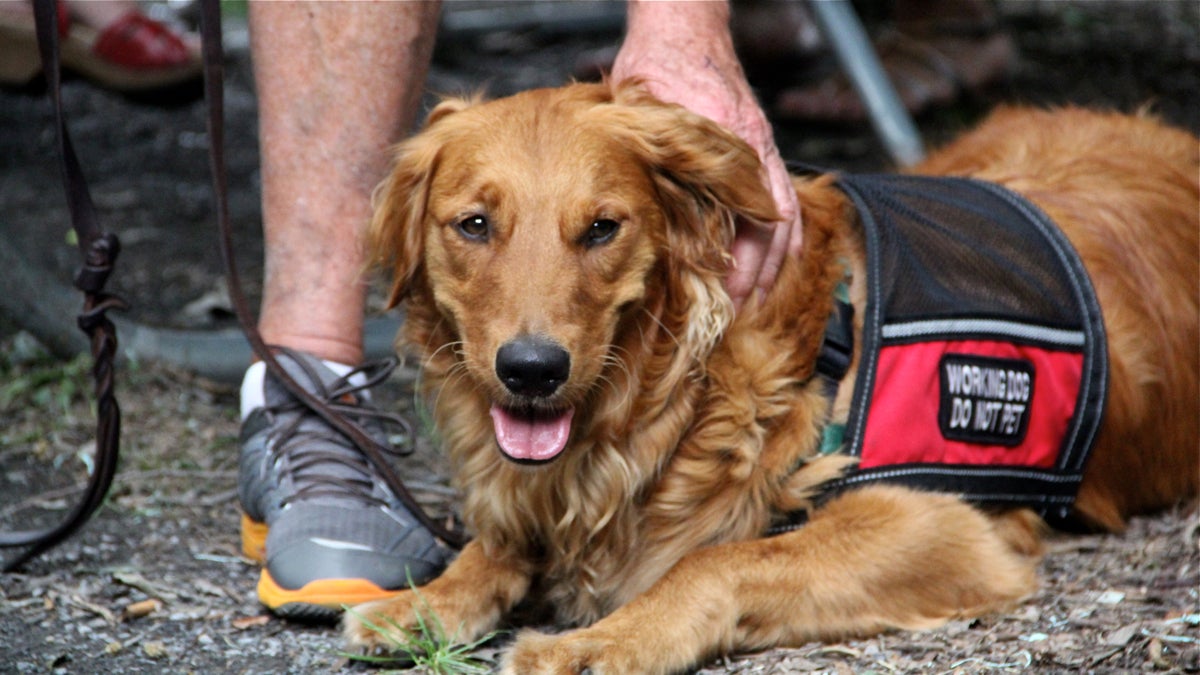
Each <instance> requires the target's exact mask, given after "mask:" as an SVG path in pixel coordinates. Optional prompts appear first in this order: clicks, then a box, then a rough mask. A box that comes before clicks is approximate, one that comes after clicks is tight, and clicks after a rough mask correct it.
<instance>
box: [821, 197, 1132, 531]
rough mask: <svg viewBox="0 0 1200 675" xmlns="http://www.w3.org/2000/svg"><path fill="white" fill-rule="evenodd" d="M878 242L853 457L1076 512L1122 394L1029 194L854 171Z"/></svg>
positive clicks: (1080, 281)
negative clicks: (1114, 388)
mask: <svg viewBox="0 0 1200 675" xmlns="http://www.w3.org/2000/svg"><path fill="white" fill-rule="evenodd" d="M837 184H838V186H839V187H840V188H841V189H842V190H844V191H845V193H846V194H847V195H848V196H849V198H850V199H851V201H852V202H853V204H854V205H855V207H856V208H857V210H858V213H859V217H860V219H861V221H862V227H863V233H864V237H865V241H866V256H867V263H866V264H867V299H866V307H865V316H864V317H863V337H862V342H863V344H862V356H861V359H860V361H859V366H858V380H857V382H856V385H855V389H854V398H853V401H854V403H853V406H852V410H851V413H850V417H849V419H848V420H847V423H846V428H845V431H844V434H845V435H844V445H843V448H842V451H843V452H846V453H848V454H851V455H855V456H857V457H859V459H860V461H859V464H858V467H857V468H856V469H854V470H853V471H852V472H851V473H849V474H848V475H846V476H845V477H843V478H842V479H840V480H839V481H838V484H837V485H835V486H834V489H839V488H848V487H852V486H855V485H860V484H863V483H867V482H872V481H888V482H895V483H902V484H906V485H909V486H913V487H917V488H929V489H935V490H938V491H942V492H951V493H956V494H960V495H962V496H963V497H964V498H966V499H968V500H970V501H973V502H977V503H992V504H1007V505H1021V506H1030V507H1034V508H1036V509H1038V510H1040V511H1041V512H1042V513H1043V514H1045V515H1054V516H1064V515H1066V512H1067V508H1068V507H1069V506H1070V505H1071V503H1072V502H1073V500H1074V498H1075V493H1076V491H1077V490H1078V487H1079V483H1080V481H1081V480H1082V475H1083V468H1084V463H1085V461H1086V460H1087V457H1088V453H1089V452H1090V450H1091V447H1092V443H1093V441H1094V439H1095V436H1096V431H1097V429H1098V428H1099V425H1100V420H1101V416H1102V414H1103V409H1104V403H1105V399H1106V387H1107V377H1108V358H1107V357H1108V354H1107V345H1106V342H1105V337H1104V324H1103V319H1102V317H1101V314H1100V307H1099V304H1098V302H1097V301H1096V297H1095V293H1094V292H1093V290H1092V285H1091V281H1090V280H1089V278H1088V275H1087V273H1086V271H1085V270H1084V268H1083V265H1082V263H1081V262H1080V260H1079V256H1078V255H1077V254H1076V252H1075V250H1074V248H1073V247H1072V246H1071V244H1070V243H1069V242H1068V241H1067V239H1066V237H1065V236H1064V235H1063V234H1062V232H1060V231H1059V229H1058V227H1057V226H1055V225H1054V223H1053V222H1052V221H1051V220H1050V219H1049V218H1048V217H1047V216H1046V215H1045V214H1044V213H1043V212H1042V211H1041V210H1040V209H1039V208H1037V207H1036V206H1034V205H1033V204H1031V203H1030V202H1029V201H1027V200H1026V199H1024V198H1023V197H1021V196H1019V195H1017V194H1015V193H1013V192H1011V191H1009V190H1007V189H1005V188H1003V187H1001V186H999V185H995V184H991V183H985V182H981V181H977V180H972V179H965V178H945V177H938V178H929V177H916V176H878V175H858V176H849V175H848V176H841V177H839V178H838V181H837Z"/></svg>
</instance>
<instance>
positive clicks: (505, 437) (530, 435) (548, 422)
mask: <svg viewBox="0 0 1200 675" xmlns="http://www.w3.org/2000/svg"><path fill="white" fill-rule="evenodd" d="M490 412H491V415H492V425H493V426H494V427H495V428H496V442H497V443H499V444H500V449H501V450H502V451H504V454H506V455H508V456H509V457H512V458H513V459H519V460H533V461H538V462H540V461H545V460H547V459H550V458H552V457H554V456H555V455H557V454H558V453H560V452H562V450H563V448H565V447H566V446H567V436H569V435H570V433H571V417H572V415H574V413H575V411H574V410H571V409H568V410H567V411H566V412H564V413H562V414H561V415H559V416H558V417H553V418H541V417H539V418H538V419H536V420H530V419H526V418H523V417H517V416H515V415H512V414H510V413H509V412H508V411H507V410H505V409H504V408H501V407H499V406H495V405H493V406H492V409H491V411H490Z"/></svg>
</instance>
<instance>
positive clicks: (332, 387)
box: [266, 358, 414, 506]
mask: <svg viewBox="0 0 1200 675" xmlns="http://www.w3.org/2000/svg"><path fill="white" fill-rule="evenodd" d="M294 362H295V363H296V364H297V365H298V366H299V367H300V368H301V369H303V370H304V372H305V373H306V375H307V376H308V378H309V380H310V381H311V382H312V383H314V385H315V389H316V390H315V391H313V392H312V393H313V395H314V396H315V397H316V398H317V399H318V400H321V401H322V402H323V403H325V404H326V406H327V407H328V408H329V409H330V410H331V411H332V412H334V413H335V414H337V415H341V416H342V417H344V418H346V420H347V421H349V422H350V423H352V424H354V425H356V426H358V427H359V428H360V429H363V431H364V432H366V435H367V436H368V437H369V438H372V439H374V440H375V441H376V443H377V445H378V446H379V447H380V448H381V449H382V450H383V451H384V453H385V454H387V455H390V456H392V457H397V458H398V457H403V456H406V455H409V454H411V453H412V448H411V446H412V444H413V440H414V436H413V433H412V425H411V424H410V423H409V422H408V420H406V419H405V418H404V417H402V416H400V415H398V414H396V413H389V412H385V411H382V410H378V409H376V408H373V407H370V406H366V405H364V404H363V400H364V398H365V394H366V392H367V390H368V389H370V388H371V387H374V386H375V385H377V384H379V383H380V382H382V381H384V380H386V379H387V377H388V376H389V375H391V373H392V371H393V370H394V369H395V368H396V360H395V359H394V358H386V359H380V360H376V361H370V362H367V363H363V364H362V365H360V366H358V367H356V368H353V369H352V370H350V371H349V372H347V373H346V374H345V375H342V376H340V377H338V378H337V379H336V380H334V381H333V382H331V383H329V384H328V385H322V383H321V379H320V377H319V375H318V374H317V372H316V371H315V370H314V369H313V368H312V366H311V365H310V364H309V363H307V362H305V361H304V360H302V359H299V358H296V359H295V360H294ZM359 374H361V375H363V381H362V382H360V383H358V384H353V383H352V382H351V379H353V378H354V376H355V375H359ZM266 410H267V412H269V413H271V414H273V415H281V414H287V413H296V414H295V415H293V416H292V419H291V421H290V422H289V423H288V424H287V425H286V426H284V427H282V428H281V429H279V430H278V431H277V432H276V433H275V434H274V439H272V440H273V443H272V446H271V447H272V449H271V456H272V460H273V461H278V460H279V459H280V458H282V457H284V456H287V460H288V461H287V462H285V463H284V467H286V468H285V469H284V470H285V471H286V472H287V473H289V474H290V476H291V479H292V484H293V488H294V489H293V490H292V492H291V493H290V494H288V495H286V496H284V497H283V498H282V500H281V501H282V505H284V506H286V505H287V504H288V503H289V502H294V501H303V500H309V499H314V498H318V497H332V498H337V499H346V498H349V499H353V500H355V501H358V502H360V503H362V504H364V505H366V506H391V505H392V504H391V503H390V502H389V501H388V500H387V499H385V498H384V497H383V496H381V495H383V494H386V492H385V491H384V490H385V489H386V483H385V482H384V481H383V479H382V477H381V476H380V475H379V473H378V471H377V470H376V468H375V467H374V465H373V464H372V463H371V460H370V459H369V458H368V457H367V456H366V455H365V454H364V453H363V452H362V450H360V449H359V448H358V447H357V446H356V445H355V444H354V442H353V441H352V440H351V439H350V438H349V437H347V436H346V435H344V434H342V433H341V432H340V431H338V430H337V429H334V428H333V427H331V426H329V425H328V424H327V423H326V422H325V421H324V420H322V419H321V418H320V417H319V416H318V415H317V413H316V412H314V411H313V410H311V409H310V408H309V407H308V406H307V405H306V404H305V403H304V402H303V401H301V400H299V399H297V398H296V397H294V396H289V397H288V399H287V401H286V402H284V403H281V404H278V405H274V406H267V407H266ZM305 422H308V424H305ZM314 422H316V423H314ZM389 427H391V428H393V429H395V430H396V431H397V432H398V433H393V434H385V435H384V440H383V441H382V442H380V441H379V436H380V435H381V434H380V433H371V431H375V430H378V431H379V432H386V431H388V428H389ZM397 437H398V438H399V439H400V444H396V443H393V442H392V441H391V439H392V438H397ZM405 446H408V447H405Z"/></svg>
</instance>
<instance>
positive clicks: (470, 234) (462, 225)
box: [454, 216, 491, 241]
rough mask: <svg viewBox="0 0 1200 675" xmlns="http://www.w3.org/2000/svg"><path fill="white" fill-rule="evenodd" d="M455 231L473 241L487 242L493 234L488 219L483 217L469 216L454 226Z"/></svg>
mask: <svg viewBox="0 0 1200 675" xmlns="http://www.w3.org/2000/svg"><path fill="white" fill-rule="evenodd" d="M454 229H456V230H458V233H459V234H461V235H462V236H464V237H466V238H467V239H470V240H471V241H487V239H488V235H489V234H491V228H490V227H488V221H487V218H484V217H483V216H467V217H466V218H463V219H462V220H460V221H458V222H457V223H455V224H454Z"/></svg>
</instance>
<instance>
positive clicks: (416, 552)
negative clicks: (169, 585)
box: [238, 349, 447, 620]
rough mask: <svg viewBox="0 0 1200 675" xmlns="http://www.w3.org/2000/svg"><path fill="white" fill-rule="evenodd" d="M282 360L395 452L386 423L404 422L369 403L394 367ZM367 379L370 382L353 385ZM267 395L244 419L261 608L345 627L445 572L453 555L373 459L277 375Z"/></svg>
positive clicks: (244, 487) (241, 485) (247, 501)
mask: <svg viewBox="0 0 1200 675" xmlns="http://www.w3.org/2000/svg"><path fill="white" fill-rule="evenodd" d="M276 358H277V360H278V361H279V363H280V365H282V366H283V367H284V369H285V370H286V371H287V372H288V374H289V375H291V376H292V378H293V379H295V380H296V382H297V383H299V384H300V385H301V386H302V387H304V388H305V389H306V390H307V391H310V392H312V393H313V394H314V395H315V396H316V397H317V398H319V399H321V400H323V401H326V402H327V403H329V404H330V407H331V408H333V409H334V410H337V411H338V412H340V413H342V414H344V415H345V416H346V417H347V418H349V419H351V420H353V421H355V422H357V423H358V424H359V425H360V426H362V427H363V428H364V430H366V431H367V433H368V434H369V435H370V436H371V437H372V438H374V439H376V440H378V441H380V442H381V444H382V445H383V447H385V448H391V447H392V446H391V445H390V444H389V443H388V442H387V435H386V430H385V428H384V424H385V422H387V421H389V420H397V419H398V418H397V417H396V416H394V415H391V414H388V413H384V412H381V411H378V410H375V409H374V408H372V407H370V404H369V402H367V401H364V397H363V394H364V393H365V390H366V389H367V388H368V387H370V386H372V385H374V384H377V383H378V382H380V381H381V380H383V379H384V378H386V377H387V375H388V374H389V373H390V372H391V369H392V366H393V365H394V363H393V362H391V361H385V362H373V363H368V364H364V365H362V366H360V367H358V368H356V369H354V370H353V371H352V372H351V373H349V374H347V375H346V376H343V377H339V376H338V375H336V374H335V373H334V372H333V371H331V370H330V369H329V368H328V367H326V366H325V364H324V363H322V362H321V361H320V360H319V359H317V358H315V357H313V356H310V355H308V354H303V353H300V352H295V351H289V350H283V349H280V350H279V351H277V352H276ZM356 374H357V375H358V376H359V378H365V382H363V381H362V379H358V381H360V382H362V383H361V384H358V385H352V384H350V382H349V380H350V379H351V377H352V376H354V375H356ZM264 388H265V391H264V395H265V401H266V405H264V406H263V407H261V408H256V409H254V410H253V411H252V412H251V413H250V414H249V416H247V417H246V419H245V421H243V422H242V429H241V438H240V441H241V461H240V465H239V468H238V497H239V498H240V500H241V504H242V550H243V551H244V552H245V554H246V555H247V556H249V557H250V558H252V559H254V560H258V561H259V562H262V563H264V565H263V569H262V573H261V576H260V578H259V581H258V599H259V601H260V602H262V603H263V604H264V605H266V606H267V608H268V609H270V610H271V611H272V612H274V613H275V614H278V615H280V616H283V617H286V618H292V619H301V620H336V619H337V618H338V617H339V616H340V615H341V611H342V607H343V605H354V604H357V603H359V602H365V601H367V600H374V599H378V598H382V597H387V596H388V595H392V594H393V593H395V592H396V591H398V590H400V589H402V588H404V587H406V586H407V585H408V583H409V581H410V580H411V581H412V582H413V583H422V582H424V581H426V580H428V579H430V578H432V577H433V576H434V575H436V574H437V573H438V572H440V571H441V570H442V568H443V567H445V565H446V559H447V551H446V550H445V549H444V548H442V547H441V546H440V545H439V544H438V542H437V541H436V540H435V539H434V537H433V535H432V534H430V532H429V530H428V529H426V528H425V527H424V526H423V525H421V524H420V522H419V521H418V520H417V519H416V518H415V517H414V516H413V515H412V513H410V512H409V511H408V509H407V508H406V507H405V506H404V505H403V504H402V503H401V501H400V500H399V499H398V498H397V497H396V496H395V495H394V494H393V493H392V491H391V490H390V489H388V487H387V484H386V482H385V481H384V479H383V478H382V476H380V475H379V473H378V472H377V470H376V469H375V467H374V466H373V465H372V464H371V462H370V460H369V459H368V458H367V457H366V456H365V455H364V454H363V453H362V451H360V450H359V449H358V448H357V447H355V445H354V444H353V443H352V442H351V441H350V440H349V439H348V438H346V437H345V436H344V435H343V434H341V433H340V432H338V431H336V430H334V429H333V428H331V427H330V426H329V425H328V424H326V423H325V421H324V420H322V419H321V418H320V417H318V416H317V415H316V414H315V413H313V412H312V411H310V410H309V409H308V408H307V407H306V406H305V405H304V404H303V403H302V402H300V401H299V400H297V399H296V398H295V397H293V396H292V395H291V394H290V393H289V392H288V391H287V389H285V388H284V387H283V386H282V385H281V384H280V383H279V382H278V381H276V379H275V378H274V377H273V376H271V374H270V372H268V373H267V375H266V378H265V382H264Z"/></svg>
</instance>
